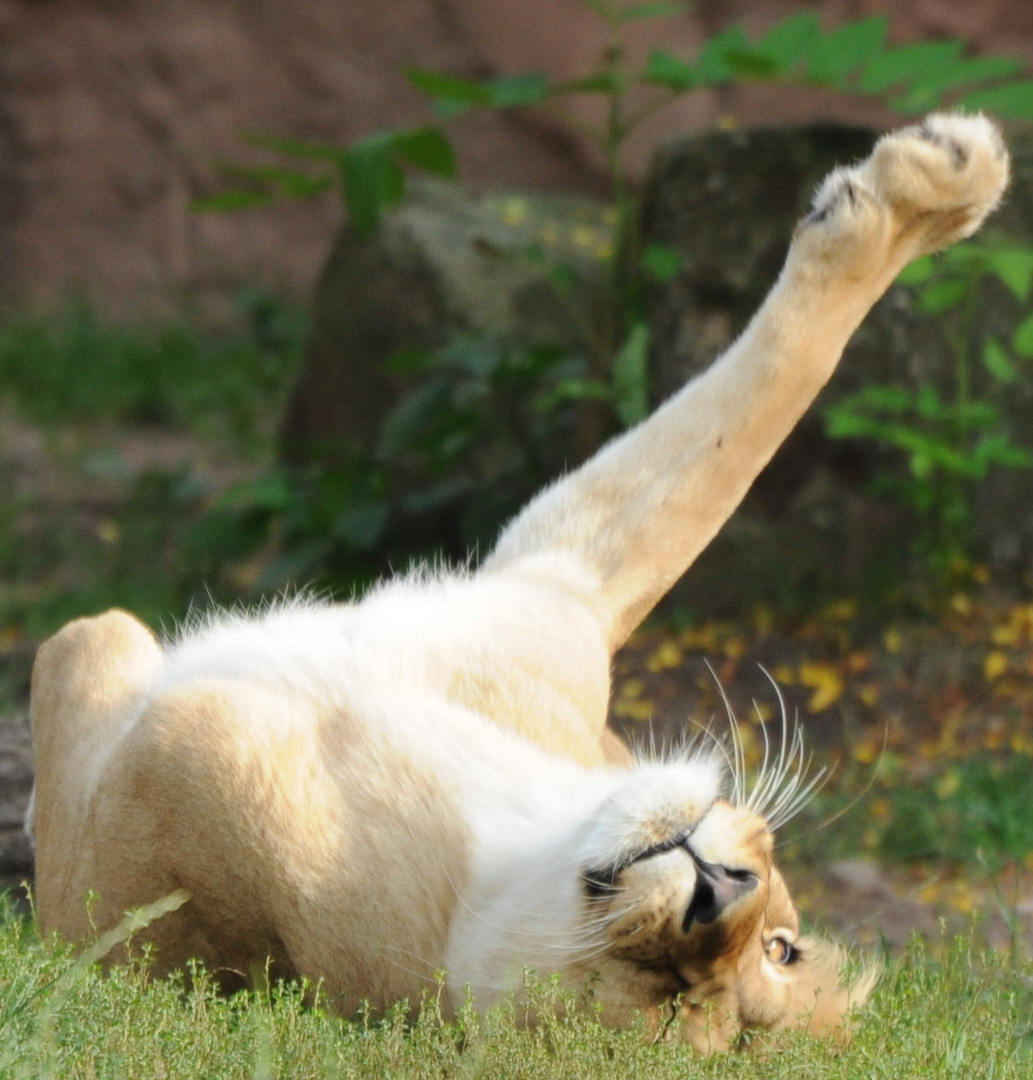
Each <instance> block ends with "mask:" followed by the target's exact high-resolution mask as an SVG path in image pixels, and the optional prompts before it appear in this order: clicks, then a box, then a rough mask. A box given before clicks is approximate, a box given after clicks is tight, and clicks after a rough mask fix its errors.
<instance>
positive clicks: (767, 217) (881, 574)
mask: <svg viewBox="0 0 1033 1080" xmlns="http://www.w3.org/2000/svg"><path fill="white" fill-rule="evenodd" d="M874 138H875V135H874V133H872V132H867V131H864V130H861V129H851V128H843V127H837V126H828V125H819V126H812V127H805V128H801V129H796V130H792V129H788V130H787V129H781V130H771V131H755V132H732V133H717V132H716V133H712V134H709V135H705V136H701V137H699V138H691V139H683V140H679V141H677V142H675V143H673V144H670V145H669V146H667V147H666V148H665V149H664V150H663V151H662V152H661V153H660V154H659V155H658V156H657V158H656V159H655V162H654V166H653V169H652V171H651V173H650V176H649V180H648V183H647V186H646V189H645V193H644V201H643V218H642V223H643V225H642V231H643V236H644V239H645V240H647V241H653V242H659V243H664V244H668V245H672V246H673V247H675V248H676V249H677V250H678V251H679V252H680V253H681V254H682V259H683V271H682V273H681V274H679V275H678V277H677V278H675V279H674V280H672V281H671V282H669V283H668V284H666V285H662V286H657V287H656V288H655V289H654V290H653V307H652V326H653V346H654V351H653V384H652V388H653V392H654V397H655V399H656V400H657V401H659V400H662V399H663V398H664V397H666V396H668V395H669V394H670V393H671V392H673V391H674V390H675V389H676V388H677V387H678V386H681V385H682V384H683V383H684V382H685V381H686V380H687V379H689V378H691V377H692V376H693V375H694V374H696V373H698V372H699V371H701V370H702V369H703V368H705V367H706V366H707V365H708V364H709V363H710V361H711V360H712V359H713V358H714V357H715V356H717V355H718V354H719V353H720V352H721V351H722V350H723V349H724V348H725V347H726V346H727V345H729V344H730V343H731V342H732V340H734V338H735V337H736V336H737V334H738V333H739V332H740V331H741V330H742V329H743V327H744V326H745V324H746V322H747V320H748V318H749V317H750V315H751V313H752V312H753V311H754V310H755V308H756V307H757V305H758V303H759V302H760V301H761V299H762V298H763V295H764V293H765V292H766V291H767V289H768V288H769V287H770V284H771V282H772V281H773V280H774V278H775V276H776V274H777V272H778V269H779V267H780V266H781V263H782V261H783V259H784V256H785V252H786V249H787V247H788V244H789V240H790V237H791V233H792V229H793V227H794V225H795V223H796V221H797V220H798V219H799V218H800V216H801V215H802V214H803V213H804V212H805V210H806V208H807V205H808V203H809V201H810V197H811V194H812V192H813V190H814V188H815V186H816V185H817V183H818V182H819V181H820V180H821V178H822V177H823V176H824V175H825V174H826V173H827V172H828V171H829V169H830V168H832V167H833V166H834V165H836V164H843V163H849V162H851V161H852V160H857V159H859V158H862V157H864V156H866V155H867V153H868V152H869V150H870V149H871V146H872V143H873V141H874ZM1013 150H1014V161H1015V168H1014V180H1013V183H1012V187H1011V190H1010V193H1009V195H1008V198H1007V201H1006V204H1005V206H1004V207H1003V208H1002V210H1001V211H999V212H998V214H997V216H996V217H995V218H993V219H992V220H991V222H990V225H989V227H988V229H987V231H986V236H987V237H989V238H994V237H996V238H997V239H999V240H1001V241H1002V242H1004V243H1008V244H1028V243H1030V241H1031V240H1033V142H1031V141H1030V140H1028V139H1016V140H1015V145H1014V147H1013ZM1019 315H1020V312H1019V310H1018V307H1017V305H1016V304H1015V301H1014V299H1013V298H1011V297H1009V296H1008V294H1007V293H1006V291H1005V290H1004V289H1002V288H1000V287H997V288H994V287H993V286H992V285H988V286H986V287H984V288H982V289H981V291H980V299H979V310H978V325H977V326H975V327H971V326H969V327H966V326H964V325H963V319H960V318H959V317H957V315H956V314H951V313H946V314H943V315H940V316H938V317H936V318H931V317H929V316H927V315H924V314H922V313H920V312H919V311H917V310H916V309H915V305H914V299H913V296H912V294H911V293H910V291H909V290H907V289H904V288H901V287H893V288H891V289H890V291H889V292H888V294H887V295H886V296H885V297H884V298H883V300H882V301H880V303H879V304H877V305H876V307H875V308H874V309H873V311H872V312H871V314H870V315H869V316H868V317H867V319H866V320H865V322H864V323H863V325H862V326H861V328H860V329H859V330H858V332H857V333H856V335H855V336H854V338H853V340H852V341H851V343H850V345H849V346H848V348H847V350H846V353H845V356H844V359H843V362H842V363H841V364H840V366H839V368H838V369H837V371H836V373H835V375H834V376H833V378H832V380H831V381H830V383H829V385H828V387H827V388H826V389H825V391H824V392H823V393H822V394H821V395H820V397H819V399H818V401H817V402H816V404H815V405H814V406H813V407H812V408H811V409H810V410H809V411H808V413H807V414H806V415H805V416H804V418H803V420H802V421H801V422H800V424H799V425H798V427H797V428H796V430H795V431H794V433H793V434H792V436H791V437H790V439H789V440H788V441H787V442H786V444H785V445H784V446H783V447H782V449H781V450H780V451H779V453H778V454H777V455H776V456H775V458H774V459H773V461H772V462H771V464H770V465H769V467H768V468H767V469H766V470H765V471H764V472H763V473H762V474H761V476H760V477H759V478H758V480H757V482H756V483H755V485H754V487H753V489H752V490H751V492H750V494H749V495H748V496H747V499H746V501H745V502H744V504H743V506H742V507H741V509H740V510H739V511H738V513H736V514H735V516H734V517H733V518H732V519H731V521H729V523H728V524H727V525H726V526H725V528H724V529H723V530H722V532H721V533H720V534H719V536H718V537H717V539H716V540H715V541H714V543H713V544H711V546H710V547H709V548H708V550H707V551H706V552H705V553H704V554H703V556H702V557H701V558H700V559H699V560H698V561H697V563H696V564H695V566H694V567H693V570H692V573H691V574H689V575H688V576H687V577H686V578H685V579H684V580H683V582H682V583H681V585H680V587H679V590H678V597H679V598H680V599H681V600H682V602H684V603H686V604H688V605H689V606H690V607H691V608H695V609H703V610H707V611H718V612H720V611H722V610H726V611H727V610H741V609H742V607H743V606H744V605H748V604H750V603H751V602H752V603H755V602H757V601H773V602H776V603H783V604H784V603H786V602H792V601H793V600H794V599H795V600H797V601H804V602H805V603H807V604H808V605H811V604H813V603H814V602H815V599H816V598H821V597H829V596H834V595H835V594H836V593H837V592H842V591H845V590H849V591H854V592H856V591H858V590H861V591H862V592H863V591H864V589H865V588H866V587H868V586H873V587H879V586H881V585H884V584H885V583H887V582H888V581H892V580H893V578H894V577H895V576H897V574H898V567H897V565H896V564H897V563H899V562H900V561H901V560H906V559H908V558H909V551H910V549H911V547H912V543H911V541H912V539H913V537H914V535H915V532H916V529H917V528H918V522H917V521H916V520H915V518H914V517H913V515H912V514H911V513H910V512H908V511H906V510H904V509H903V508H901V507H899V506H896V505H894V504H892V503H889V502H888V501H887V500H886V498H885V497H882V498H876V497H874V496H873V495H872V494H870V490H871V485H872V481H873V480H874V479H875V477H876V476H877V475H879V474H882V475H886V474H887V473H889V474H894V475H896V476H898V477H902V476H903V475H904V472H905V470H904V468H903V465H902V459H901V456H900V455H898V454H894V453H887V452H886V451H885V450H884V449H880V448H879V447H877V446H875V445H873V444H872V443H870V442H865V441H861V440H852V441H850V442H843V441H837V440H830V439H829V438H828V437H827V436H826V435H825V433H824V421H823V417H822V411H823V409H824V408H826V407H827V406H828V405H830V404H831V403H833V402H835V401H837V400H840V399H841V398H842V397H843V396H844V395H846V394H849V393H852V392H854V391H856V390H858V389H859V388H861V387H862V386H865V385H868V384H872V383H883V384H893V385H897V386H903V387H906V388H908V389H911V390H915V389H917V388H918V387H920V386H922V385H924V384H928V383H932V384H936V385H938V386H939V387H940V389H941V391H942V393H943V396H944V398H945V399H947V400H950V399H951V398H952V397H953V395H954V393H955V378H956V376H955V371H954V365H955V355H956V352H955V350H956V348H957V347H958V344H959V343H961V342H963V341H964V340H965V339H966V337H968V338H969V339H971V340H979V339H980V338H981V335H982V334H983V333H985V332H986V331H987V330H990V331H992V332H993V331H996V332H997V333H998V336H1000V337H1001V338H1002V339H1004V340H1007V338H1008V337H1009V336H1010V331H1011V329H1013V328H1014V326H1015V325H1016V319H1017V317H1018V316H1019ZM962 347H964V345H962ZM971 379H972V390H973V392H974V394H976V395H985V396H986V398H987V399H988V400H991V401H993V403H994V404H995V405H996V406H997V407H998V408H999V410H1000V411H1001V414H1002V416H1003V419H1004V422H1005V424H1006V426H1007V428H1008V430H1009V431H1010V433H1011V434H1012V436H1013V438H1014V439H1015V441H1016V442H1018V443H1019V444H1020V445H1023V446H1025V447H1028V448H1030V449H1033V408H1031V406H1033V377H1031V375H1030V373H1029V372H1028V371H1027V374H1026V377H1025V378H1023V379H1022V380H1021V381H1020V382H1019V383H1018V384H1016V385H1012V386H1007V387H1005V386H1003V385H1002V384H995V383H994V382H993V380H991V379H989V377H988V376H987V373H986V371H985V370H984V369H983V368H982V365H981V364H980V363H979V362H978V361H974V362H973V364H972V371H971ZM1031 490H1033V479H1031V474H1030V473H1029V472H1028V471H1016V470H1005V469H995V470H993V471H992V473H991V474H990V475H989V476H988V478H987V479H986V480H985V481H984V482H982V483H980V484H978V485H977V486H976V489H975V498H976V505H977V533H978V551H977V554H978V556H979V557H980V558H981V559H983V560H985V561H986V562H987V563H988V564H989V565H990V567H991V569H992V570H993V571H994V572H995V574H996V575H997V576H998V577H1000V578H1002V579H1004V580H1010V581H1013V582H1018V581H1023V582H1026V583H1027V584H1028V583H1033V508H1031V500H1030V498H1029V493H1030V491H1031ZM733 568H734V572H732V571H733Z"/></svg>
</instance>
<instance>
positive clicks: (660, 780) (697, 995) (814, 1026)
mask: <svg viewBox="0 0 1033 1080" xmlns="http://www.w3.org/2000/svg"><path fill="white" fill-rule="evenodd" d="M791 742H792V745H793V747H794V748H795V749H794V752H793V753H790V754H786V753H783V754H782V755H781V756H780V758H779V760H778V763H777V765H776V766H775V767H774V768H773V769H766V770H764V771H763V772H762V776H761V778H760V780H759V781H758V783H757V784H756V785H755V786H754V788H753V791H752V793H751V794H749V795H747V794H746V792H745V789H744V785H743V784H742V783H741V782H736V783H733V785H732V787H733V790H732V792H731V793H730V796H729V797H728V798H708V797H707V796H706V793H707V791H708V790H710V791H715V790H716V789H717V788H718V787H719V785H720V774H721V772H722V766H721V764H720V762H719V761H718V760H716V759H711V760H707V759H700V758H698V757H697V758H694V759H693V760H692V761H690V762H686V763H684V764H682V765H677V764H667V765H663V764H658V765H652V766H650V765H646V766H642V765H640V766H639V767H638V768H635V769H633V770H631V772H630V774H629V776H628V780H627V782H626V783H625V784H624V785H622V786H621V787H620V788H618V789H617V790H616V791H615V792H614V794H613V795H612V796H611V797H610V798H609V799H608V800H607V802H606V803H605V805H604V806H603V807H602V809H601V811H600V812H599V813H598V814H597V815H596V816H595V820H594V822H593V826H592V835H591V837H590V839H589V840H588V842H587V843H586V845H585V847H584V851H585V855H584V857H583V859H582V865H581V866H580V868H579V869H580V878H581V889H582V911H583V915H582V920H583V922H582V925H583V928H584V932H585V934H586V939H589V940H591V941H592V948H591V950H590V951H589V953H588V954H587V955H586V956H585V958H584V960H583V961H582V962H580V963H578V964H577V965H575V966H576V968H577V970H576V972H570V973H571V974H574V975H575V977H585V978H589V979H593V980H594V989H593V996H594V1000H595V1001H597V1002H598V1003H599V1004H600V1006H601V1009H602V1016H603V1018H604V1019H605V1020H607V1021H609V1022H612V1023H616V1024H620V1025H625V1024H627V1023H629V1022H630V1021H631V1020H632V1018H633V1016H634V1014H636V1013H641V1014H642V1015H643V1016H644V1017H645V1018H646V1021H647V1023H649V1024H651V1025H652V1027H653V1029H654V1030H655V1032H656V1033H657V1034H658V1035H661V1034H665V1033H667V1032H673V1031H677V1032H678V1033H679V1034H680V1037H682V1038H684V1039H686V1040H688V1041H690V1042H691V1043H693V1044H694V1045H695V1046H697V1047H698V1048H699V1049H701V1050H704V1051H709V1050H716V1049H723V1048H727V1047H729V1046H731V1045H733V1043H734V1042H735V1041H736V1040H737V1039H738V1038H739V1036H740V1035H741V1033H742V1032H743V1031H746V1030H749V1029H764V1030H772V1029H777V1028H782V1027H805V1028H808V1029H810V1030H811V1031H814V1032H818V1033H827V1034H831V1035H833V1036H834V1037H838V1038H844V1037H846V1036H847V1035H848V1034H849V1031H848V1024H849V1014H850V1012H851V1010H852V1009H853V1008H854V1007H855V1006H857V1005H860V1004H862V1003H863V1002H864V1000H865V999H866V998H867V996H868V994H869V993H870V991H871V988H872V986H873V985H874V983H875V981H876V977H877V971H875V970H874V969H869V970H868V971H866V972H864V973H862V975H860V976H859V977H858V978H857V979H855V980H854V981H853V982H852V983H845V982H843V981H842V978H841V969H842V966H843V960H844V956H843V953H842V950H840V949H839V948H838V947H836V946H834V945H832V944H830V943H828V942H824V941H821V940H820V939H818V938H815V937H812V936H809V935H804V934H801V931H800V918H799V915H798V913H797V910H796V908H795V906H794V905H793V902H792V900H791V898H790V895H789V890H788V888H787V886H786V883H785V881H784V879H783V877H782V875H781V874H780V873H779V871H778V869H777V868H776V866H775V864H774V859H773V850H774V832H775V829H776V828H777V827H778V826H779V825H780V824H782V823H784V821H785V820H787V819H788V818H789V817H791V816H792V815H793V814H794V813H795V812H796V810H797V809H798V807H799V805H800V803H801V802H802V801H804V799H805V798H806V797H807V795H808V794H809V789H810V786H809V785H808V784H806V783H803V782H801V779H800V777H801V775H802V771H801V769H800V768H799V765H800V759H799V754H798V753H797V751H798V750H799V748H800V742H799V738H798V736H794V737H793V738H792V739H791ZM735 772H736V773H737V774H738V775H741V772H740V770H739V769H736V770H735ZM710 776H712V777H714V779H713V781H711V780H710V779H709V777H710Z"/></svg>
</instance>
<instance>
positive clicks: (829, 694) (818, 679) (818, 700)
mask: <svg viewBox="0 0 1033 1080" xmlns="http://www.w3.org/2000/svg"><path fill="white" fill-rule="evenodd" d="M800 684H801V685H802V686H806V687H809V688H810V689H812V690H813V691H814V693H813V694H811V699H810V701H808V702H807V710H808V711H809V712H812V713H819V712H824V710H825V709H827V708H828V707H829V706H830V705H834V704H835V703H836V702H837V701H839V699H840V698H841V697H842V696H843V680H842V678H840V675H839V672H838V671H837V670H836V669H835V668H834V667H832V665H831V664H818V663H804V664H801V665H800Z"/></svg>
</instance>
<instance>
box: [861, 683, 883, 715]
mask: <svg viewBox="0 0 1033 1080" xmlns="http://www.w3.org/2000/svg"><path fill="white" fill-rule="evenodd" d="M881 693H882V691H881V690H880V689H879V684H878V683H865V684H864V686H862V687H861V689H860V690H858V691H857V696H858V697H859V698H860V699H861V703H862V704H863V705H867V706H868V708H869V709H870V708H872V707H873V706H875V705H878V703H879V697H880V696H881Z"/></svg>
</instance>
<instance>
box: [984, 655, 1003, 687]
mask: <svg viewBox="0 0 1033 1080" xmlns="http://www.w3.org/2000/svg"><path fill="white" fill-rule="evenodd" d="M1007 670H1008V657H1007V655H1006V654H1005V653H1003V652H1001V650H1000V649H994V650H993V652H990V653H987V655H986V659H985V660H984V661H983V678H985V679H986V681H987V682H992V681H993V680H994V679H996V678H999V677H1000V676H1001V675H1003V674H1004V673H1005V672H1006V671H1007Z"/></svg>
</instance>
